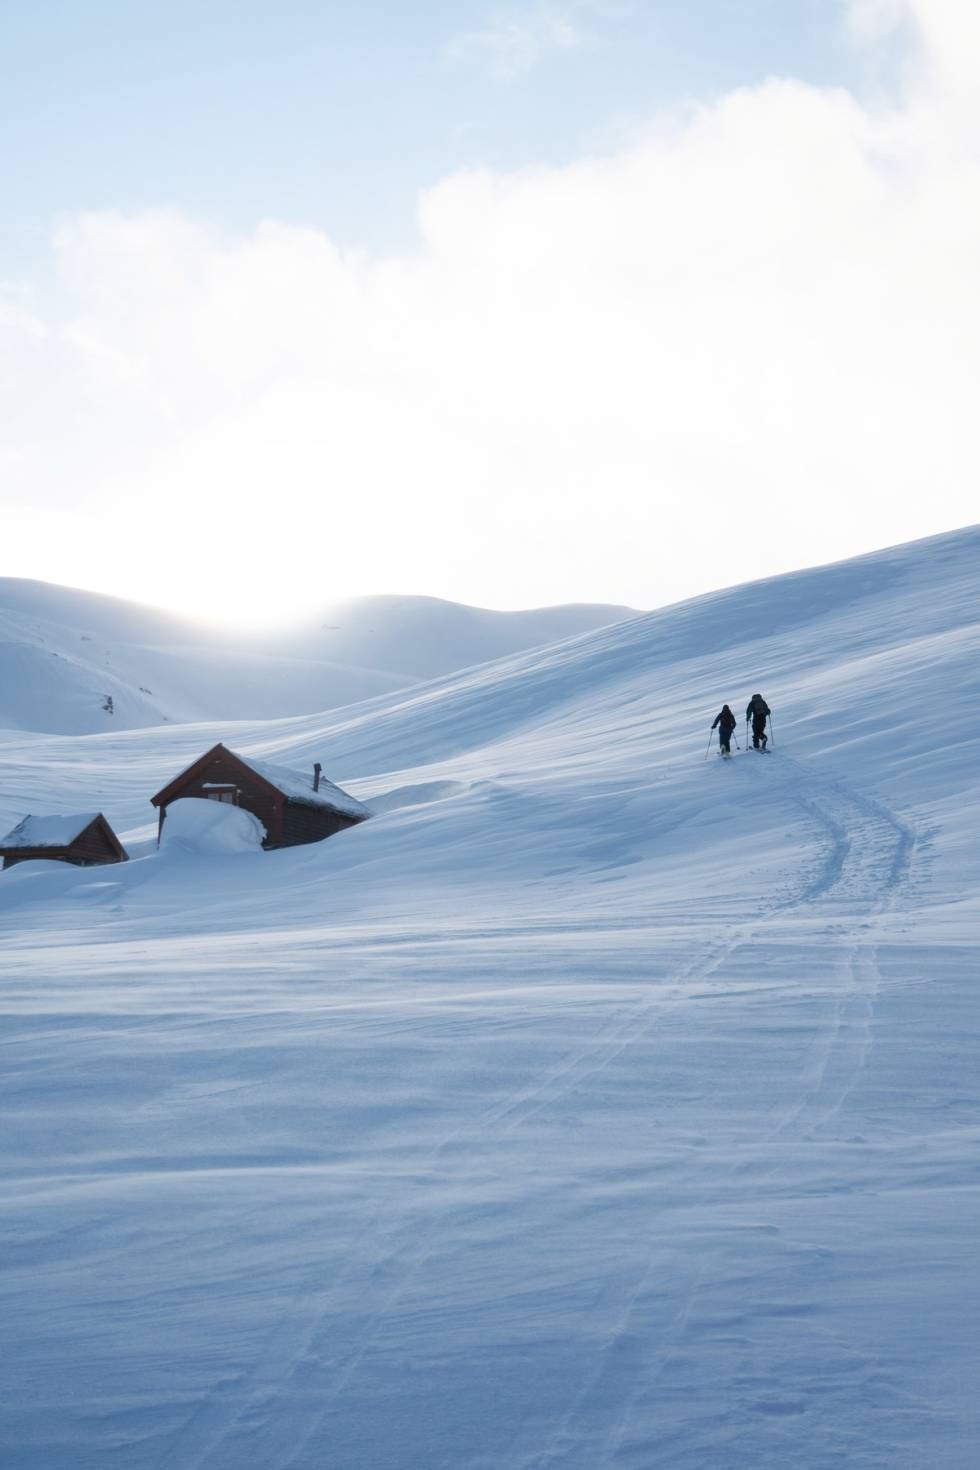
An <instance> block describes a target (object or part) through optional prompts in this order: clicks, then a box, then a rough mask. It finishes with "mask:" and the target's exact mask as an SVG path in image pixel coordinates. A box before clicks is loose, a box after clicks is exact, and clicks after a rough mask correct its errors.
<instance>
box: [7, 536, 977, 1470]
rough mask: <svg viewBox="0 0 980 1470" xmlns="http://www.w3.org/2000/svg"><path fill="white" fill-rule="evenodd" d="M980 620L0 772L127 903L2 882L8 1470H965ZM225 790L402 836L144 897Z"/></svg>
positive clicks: (596, 637) (827, 586) (843, 636)
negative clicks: (100, 845) (765, 719)
mask: <svg viewBox="0 0 980 1470" xmlns="http://www.w3.org/2000/svg"><path fill="white" fill-rule="evenodd" d="M978 568H980V528H977V529H973V530H969V531H965V532H962V533H959V534H956V535H951V536H948V537H943V538H939V539H935V540H932V541H929V542H925V543H919V544H917V545H914V546H911V547H904V548H899V549H898V550H892V551H888V552H885V553H882V554H879V555H875V556H872V557H867V558H863V559H861V560H859V561H854V562H850V563H846V564H842V565H839V566H833V567H829V568H824V569H822V570H817V571H812V572H806V573H802V574H799V575H794V576H790V577H785V578H781V579H777V580H774V581H769V582H764V583H758V584H755V585H752V586H747V587H743V588H739V589H736V590H734V591H731V592H726V593H721V594H718V595H716V596H711V597H707V598H702V599H699V600H697V601H695V602H692V603H688V604H685V605H683V606H680V607H676V608H673V609H669V610H667V611H664V612H660V613H657V614H653V615H649V616H644V617H640V618H637V619H635V620H633V621H630V622H627V623H623V624H620V625H618V626H616V627H613V628H609V629H606V630H603V631H601V632H598V633H591V634H587V635H585V636H583V637H580V638H577V639H575V640H573V641H570V642H566V643H563V644H560V645H556V646H554V647H552V648H550V649H548V650H545V651H541V650H538V651H536V652H534V653H530V654H525V655H521V656H516V657H512V658H509V659H507V660H505V661H501V662H498V663H495V664H491V665H486V666H484V667H482V668H480V669H479V670H475V671H471V672H469V673H463V674H459V675H456V676H453V677H450V678H446V679H443V680H442V681H440V682H437V683H432V684H428V685H424V686H418V687H416V688H413V689H411V690H409V691H403V692H402V694H400V695H397V696H393V697H388V696H386V697H382V698H380V699H377V700H375V701H373V702H371V703H369V704H365V705H360V706H357V707H355V708H353V709H348V710H346V711H344V712H343V713H342V714H340V715H336V716H319V717H310V716H304V717H302V718H297V719H293V720H289V721H279V722H277V723H272V724H251V725H250V724H245V723H241V724H237V725H234V726H228V725H224V726H215V725H209V726H197V727H181V728H174V727H170V726H168V727H166V728H165V729H159V730H133V731H129V732H127V733H123V734H118V735H95V736H90V737H84V738H75V739H67V738H53V737H44V738H42V737H36V736H25V735H16V734H10V733H8V734H5V735H3V736H2V737H0V825H3V826H4V830H6V828H7V827H11V826H13V825H14V822H15V821H16V820H17V818H18V817H19V816H21V815H23V813H24V812H25V811H34V812H40V813H43V812H54V811H57V810H59V809H67V810H80V809H91V810H96V809H99V810H102V811H104V812H105V814H106V816H107V817H108V818H109V820H110V821H111V822H112V823H113V825H114V826H115V827H116V829H117V830H118V831H119V833H120V835H121V837H122V839H123V841H124V842H125V843H126V845H127V848H128V849H129V851H130V852H131V853H133V854H134V855H135V856H134V860H133V861H131V862H129V863H127V864H124V865H121V866H118V867H107V868H95V869H88V870H82V869H71V868H67V867H63V866H58V865H56V864H53V863H27V864H23V865H21V866H19V867H17V868H14V869H11V870H10V871H8V872H6V873H4V874H2V875H0V943H2V956H3V959H2V966H3V978H2V988H0V994H2V1002H3V1032H2V1037H3V1061H4V1067H3V1078H2V1106H3V1118H4V1129H3V1132H2V1136H0V1148H2V1155H3V1157H2V1164H3V1167H2V1172H0V1181H2V1182H0V1200H2V1214H3V1228H4V1244H3V1250H2V1266H3V1271H2V1294H0V1374H2V1376H3V1378H4V1380H5V1385H4V1393H3V1403H4V1406H5V1407H4V1410H3V1429H2V1441H0V1458H2V1462H3V1464H4V1466H5V1470H27V1467H29V1470H81V1467H86V1470H89V1467H91V1470H106V1467H109V1466H120V1467H126V1470H144V1467H145V1470H151V1467H152V1470H164V1467H166V1470H171V1467H173V1470H204V1467H207V1470H219V1467H220V1470H243V1467H249V1470H323V1467H337V1470H380V1467H386V1470H391V1467H396V1470H433V1467H448V1470H463V1467H466V1470H558V1467H563V1470H565V1467H574V1470H600V1467H611V1466H616V1467H620V1466H621V1467H638V1470H647V1467H670V1470H716V1467H725V1470H727V1467H733V1470H767V1467H773V1470H788V1467H805V1470H823V1467H831V1466H833V1467H839V1466H844V1465H846V1466H848V1467H856V1466H861V1467H868V1466H873V1467H888V1470H898V1467H902V1470H921V1467H923V1466H927V1465H936V1466H942V1467H944V1470H968V1467H969V1470H973V1467H975V1466H976V1465H977V1463H978V1449H977V1445H978V1443H980V1395H978V1393H977V1383H978V1381H980V1334H978V1330H977V1323H978V1321H980V1261H978V1248H977V1242H978V1239H980V1209H978V1204H980V1076H978V1069H977V1043H978V1019H980V1002H978V994H977V987H978V979H980V975H978V964H977V953H978V950H977V943H978V939H980V899H978V881H980V857H978V842H977V823H978V813H980V727H978V692H980V691H978V679H977V667H978V664H977V660H978V655H980V623H978V621H977V618H978V605H980V604H978V594H980V572H978ZM756 689H761V691H762V693H763V694H764V695H765V697H766V698H767V699H768V701H769V703H770V704H771V705H772V708H773V711H774V714H775V746H776V748H775V751H774V752H773V753H772V754H771V755H755V754H753V753H751V752H750V753H745V752H744V751H743V753H741V754H737V755H736V757H735V759H734V760H732V761H730V762H723V761H721V760H719V759H718V758H717V756H716V755H715V754H714V748H716V747H713V749H712V753H711V755H710V757H709V758H707V759H706V758H705V754H704V752H705V744H706V741H707V735H708V726H709V723H710V720H711V719H712V718H713V716H714V715H715V713H716V712H717V710H718V709H719V708H720V707H721V704H722V702H723V701H724V700H728V701H729V702H730V703H731V704H732V706H733V708H734V709H735V710H736V713H739V714H741V713H742V712H743V711H744V708H745V704H746V702H747V700H748V697H749V695H750V694H752V693H753V692H754V691H755V690H756ZM741 729H742V730H744V725H743V726H742V727H741ZM219 738H220V739H223V740H226V741H227V743H228V744H230V745H231V746H232V747H233V748H234V749H238V750H241V751H242V752H243V753H245V754H251V755H253V756H256V757H258V758H260V759H268V760H273V761H276V762H278V763H282V764H287V765H291V766H300V767H303V766H305V765H306V764H308V763H310V762H312V761H313V760H314V759H319V760H321V761H322V762H323V767H324V772H325V773H326V774H327V775H329V776H330V777H331V778H332V779H334V780H337V781H339V782H341V783H342V784H343V785H344V786H345V787H347V788H349V789H351V790H352V791H353V792H354V793H355V794H356V795H357V796H358V797H359V798H361V799H362V800H364V801H366V802H368V803H369V804H370V803H371V802H372V800H373V802H374V805H375V811H376V813H377V814H376V815H375V816H374V817H373V819H372V820H370V821H367V822H364V823H363V824H362V825H360V826H357V827H354V828H352V829H351V830H349V831H347V832H345V833H342V834H340V835H338V836H336V837H334V838H332V839H331V840H329V841H327V842H325V843H322V844H318V845H315V846H309V847H304V848H297V849H292V850H289V851H281V852H274V853H263V852H260V851H257V850H255V849H254V847H252V846H251V844H250V843H239V844H237V846H236V843H234V842H233V843H230V844H228V846H229V847H230V849H231V850H230V851H229V852H228V854H227V855H224V851H223V847H222V844H221V843H220V842H217V841H210V842H209V843H207V844H202V845H200V846H196V845H195V842H194V841H193V840H189V841H184V842H181V843H173V844H168V845H165V846H164V848H163V849H161V851H160V852H159V853H158V852H157V851H156V850H155V848H154V846H153V843H152V833H153V825H152V817H153V813H152V811H151V809H150V807H149V805H148V797H149V795H150V794H151V793H152V792H154V791H156V790H158V789H159V788H160V787H161V786H162V785H163V783H164V782H165V780H166V779H167V778H168V777H169V776H170V775H171V774H172V773H173V772H175V771H177V770H179V769H180V768H181V767H182V766H185V765H186V764H187V763H188V762H189V761H190V760H191V759H192V758H193V757H194V756H195V755H196V754H198V753H199V752H200V751H202V750H204V749H206V748H207V747H208V746H209V745H211V744H213V743H214V742H215V741H216V740H217V739H219ZM742 743H743V745H744V739H743V742H742ZM189 830H190V831H191V834H192V835H193V831H194V824H193V823H192V824H191V827H190V829H189ZM185 835H186V834H185Z"/></svg>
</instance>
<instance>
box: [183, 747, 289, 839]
mask: <svg viewBox="0 0 980 1470" xmlns="http://www.w3.org/2000/svg"><path fill="white" fill-rule="evenodd" d="M215 786H233V787H234V789H235V802H234V804H235V806H240V807H243V808H244V809H245V811H247V812H251V813H252V815H253V816H256V817H258V819H259V821H260V822H261V823H262V825H263V827H264V828H265V830H266V833H267V834H268V835H267V840H266V842H265V844H264V845H265V846H266V847H273V846H279V845H280V842H279V838H280V837H281V827H282V804H283V803H282V797H281V796H278V795H276V794H275V793H274V792H270V791H269V790H268V789H267V788H266V787H265V786H262V785H260V784H259V782H258V780H256V779H254V778H253V777H252V775H251V773H250V772H248V771H244V770H242V768H241V766H238V765H235V764H234V763H233V762H232V761H230V760H226V759H225V758H224V757H223V756H221V755H216V756H214V757H213V758H212V759H211V760H209V761H208V763H207V765H206V766H204V767H203V768H202V769H201V770H200V771H198V772H197V774H196V775H194V776H192V777H191V778H190V780H188V781H186V782H184V784H183V785H182V786H180V787H179V788H178V789H177V791H175V792H174V794H173V796H172V797H171V798H170V801H180V800H182V799H183V798H184V797H185V796H192V797H197V798H199V799H202V798H203V799H205V800H208V799H210V800H214V799H215V798H214V794H213V787H215ZM170 801H168V802H167V806H169V805H170ZM164 810H166V808H164Z"/></svg>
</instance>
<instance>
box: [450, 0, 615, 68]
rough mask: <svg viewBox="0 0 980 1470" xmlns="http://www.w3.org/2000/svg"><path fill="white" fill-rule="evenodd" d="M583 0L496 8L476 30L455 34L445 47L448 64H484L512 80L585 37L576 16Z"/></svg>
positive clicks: (584, 6)
mask: <svg viewBox="0 0 980 1470" xmlns="http://www.w3.org/2000/svg"><path fill="white" fill-rule="evenodd" d="M587 8H589V6H588V4H587V0H565V3H557V0H551V3H538V4H536V5H532V6H528V7H523V8H515V9H509V10H500V11H497V12H496V13H495V14H494V15H493V16H491V18H490V19H489V21H488V22H487V24H486V25H485V26H484V27H482V28H481V29H480V30H476V31H468V32H467V33H466V34H465V35H462V36H457V37H455V39H454V40H452V41H450V42H449V43H448V44H447V45H446V47H445V56H446V59H447V61H449V62H450V64H452V65H460V64H467V63H476V64H478V65H481V66H486V67H487V68H488V69H489V71H490V73H491V75H492V76H494V77H496V78H497V79H498V80H499V81H512V80H513V79H514V78H515V77H517V76H520V75H521V74H522V73H523V72H527V71H530V70H531V69H532V67H534V66H536V65H537V64H538V62H539V61H541V60H542V59H543V58H544V57H545V56H547V55H550V54H551V53H552V52H554V51H571V50H573V49H574V48H576V47H578V46H581V45H582V44H583V41H584V40H585V35H584V32H583V31H582V30H581V28H580V24H579V16H580V14H581V12H582V11H583V10H584V9H587Z"/></svg>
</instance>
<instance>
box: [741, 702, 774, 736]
mask: <svg viewBox="0 0 980 1470" xmlns="http://www.w3.org/2000/svg"><path fill="white" fill-rule="evenodd" d="M770 713H771V711H770V709H769V706H768V705H767V704H766V701H765V700H764V699H763V697H762V695H761V694H753V696H752V698H751V699H750V700H749V707H748V709H747V710H746V711H745V723H746V724H748V722H749V721H750V720H751V721H752V746H753V748H754V749H755V750H765V748H766V746H767V745H768V744H769V736H768V735H767V734H766V720H768V718H769V715H770Z"/></svg>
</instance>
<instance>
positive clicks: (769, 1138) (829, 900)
mask: <svg viewBox="0 0 980 1470" xmlns="http://www.w3.org/2000/svg"><path fill="white" fill-rule="evenodd" d="M781 763H782V764H784V765H785V766H788V767H790V769H791V770H792V773H793V780H792V782H790V781H788V780H786V779H783V780H782V782H781V785H782V786H783V788H784V790H787V791H789V792H791V793H792V797H793V800H795V801H796V802H797V803H798V805H799V806H800V807H801V808H802V809H803V810H804V811H805V812H806V813H807V815H808V816H809V817H811V818H812V819H813V820H814V821H815V822H816V823H817V824H819V826H820V827H821V828H822V829H823V831H824V832H825V834H826V836H827V839H828V842H827V851H826V857H825V861H824V863H823V865H822V867H821V869H820V871H819V872H818V874H817V876H816V877H815V878H812V879H810V880H808V881H806V882H805V883H804V885H803V886H802V887H801V889H800V892H799V893H798V895H797V896H796V897H793V898H789V899H786V900H783V901H781V902H779V903H778V904H776V905H774V906H773V911H774V912H775V913H777V914H778V915H779V917H780V918H785V917H786V916H787V915H789V914H791V913H797V912H799V913H801V914H802V915H803V916H810V915H812V916H813V917H818V918H821V919H822V918H823V914H824V912H825V911H827V910H829V912H830V913H831V914H832V915H833V917H834V919H835V924H836V928H837V931H838V934H837V938H836V941H835V948H836V949H837V950H838V953H837V954H836V955H835V957H834V960H833V975H834V979H835V982H836V983H835V986H834V989H835V991H836V992H837V993H836V995H835V998H834V999H833V1001H832V1003H831V1004H830V1007H829V1011H828V1017H827V1020H826V1022H825V1024H824V1026H823V1028H822V1029H821V1030H820V1032H819V1033H818V1034H817V1036H816V1037H815V1038H814V1041H813V1044H812V1048H811V1050H812V1057H811V1062H810V1066H809V1067H808V1070H807V1074H806V1076H805V1077H804V1079H803V1090H802V1093H801V1096H800V1098H799V1100H798V1102H797V1103H796V1105H795V1106H794V1107H793V1108H792V1109H791V1110H790V1111H789V1112H787V1113H786V1114H784V1115H783V1116H782V1117H781V1118H779V1119H778V1121H777V1122H776V1123H775V1124H774V1125H772V1126H770V1128H769V1129H768V1132H767V1134H766V1143H769V1144H771V1143H773V1142H776V1141H778V1140H781V1139H782V1138H784V1137H793V1136H800V1137H803V1138H811V1137H813V1135H814V1134H815V1133H816V1132H818V1131H819V1130H820V1129H821V1128H823V1127H825V1126H826V1125H827V1124H829V1123H830V1122H831V1121H832V1119H833V1118H834V1117H836V1116H837V1115H838V1114H839V1113H840V1110H841V1108H842V1107H843V1105H844V1102H845V1100H846V1098H847V1096H848V1095H849V1093H850V1092H851V1091H852V1089H853V1088H854V1086H855V1083H856V1080H857V1078H858V1076H859V1075H860V1073H861V1071H862V1069H863V1067H864V1064H865V1059H866V1057H867V1054H868V1051H869V1049H870V1046H871V1044H872V1031H873V1021H874V1001H875V997H876V995H877V992H878V987H879V984H880V980H881V977H880V972H879V969H878V964H877V954H876V949H875V946H874V943H873V940H870V942H869V936H871V935H872V934H873V928H874V922H873V921H874V918H875V917H876V916H877V915H878V914H879V913H882V912H884V911H885V910H887V909H888V908H891V907H892V906H893V905H894V904H895V903H896V902H897V899H898V896H899V891H900V888H901V885H902V884H903V883H904V882H905V880H906V879H907V877H908V873H909V868H910V865H911V860H912V853H913V850H914V846H915V835H914V833H913V831H912V829H911V828H910V827H909V826H908V825H907V824H906V823H904V822H902V821H901V820H900V819H899V818H898V817H897V816H896V815H895V813H893V812H891V811H889V810H888V808H887V807H885V806H884V805H883V804H882V803H880V802H876V801H873V800H871V799H869V798H868V797H866V796H859V795H857V794H855V793H854V792H852V791H849V790H848V789H847V787H846V786H845V785H844V784H843V783H842V782H832V781H827V780H820V779H819V778H816V777H814V776H813V775H812V773H810V772H809V771H807V769H806V768H805V767H804V766H803V765H802V764H801V763H799V762H795V761H792V762H785V761H784V762H781ZM774 764H775V762H774ZM842 910H843V912H844V915H845V917H844V918H843V919H841V918H839V917H838V916H839V915H840V914H841V913H842ZM768 917H769V916H768V915H766V914H763V915H762V916H760V919H757V920H756V922H755V923H753V924H752V925H750V926H746V928H744V929H741V930H739V932H738V933H737V935H736V937H735V938H733V940H732V941H731V943H730V944H728V945H726V946H725V947H724V948H723V949H722V950H721V952H720V953H718V954H717V955H716V956H714V957H713V958H712V959H711V960H710V961H708V962H707V963H705V964H703V965H702V966H699V967H697V968H696V969H695V970H694V971H692V978H693V977H694V975H696V976H697V977H698V978H707V976H708V975H709V974H710V973H712V972H713V971H714V970H716V969H717V968H719V967H720V966H721V965H722V964H723V963H724V961H725V960H726V959H727V958H728V957H729V956H730V955H732V954H733V953H734V952H735V951H736V950H738V949H740V948H742V947H743V946H745V945H751V944H758V943H759V942H760V941H761V942H764V935H765V928H766V919H767V918H768ZM777 1167H778V1166H777V1165H776V1164H775V1163H773V1164H770V1165H769V1166H767V1167H766V1169H764V1170H763V1171H760V1170H758V1169H754V1170H753V1179H754V1181H755V1182H756V1183H759V1182H761V1180H762V1179H763V1178H764V1177H766V1176H767V1175H768V1176H771V1175H772V1174H773V1173H774V1172H775V1171H776V1168H777ZM740 1172H741V1166H739V1165H738V1164H735V1165H733V1166H732V1167H731V1168H730V1169H729V1170H728V1171H727V1176H726V1180H725V1184H724V1185H723V1186H721V1187H720V1188H719V1189H718V1190H717V1191H716V1195H715V1197H716V1198H719V1199H720V1198H721V1197H722V1195H723V1193H724V1192H725V1189H726V1188H727V1185H728V1184H730V1182H731V1181H732V1179H734V1178H735V1177H736V1176H737V1175H738V1174H739V1173H740ZM653 1270H654V1258H653V1257H651V1258H650V1261H649V1262H648V1264H647V1266H646V1267H645V1268H644V1269H643V1271H642V1272H641V1273H640V1274H639V1276H638V1277H637V1279H636V1280H635V1282H634V1284H633V1286H632V1288H631V1290H630V1291H629V1292H628V1293H627V1294H626V1295H625V1298H624V1299H623V1301H622V1302H621V1304H620V1307H619V1311H618V1322H617V1325H616V1328H615V1330H614V1331H613V1332H612V1333H611V1334H610V1337H609V1340H608V1342H607V1344H606V1346H605V1349H604V1351H603V1354H602V1357H601V1359H600V1360H599V1362H598V1363H597V1364H596V1365H595V1368H594V1371H593V1373H592V1375H591V1376H590V1378H589V1381H588V1383H587V1384H586V1385H585V1387H584V1388H583V1389H582V1390H581V1391H580V1393H579V1394H578V1395H577V1397H576V1399H575V1400H574V1402H573V1403H572V1404H571V1405H570V1407H569V1409H568V1411H567V1413H566V1414H565V1416H564V1418H563V1419H562V1421H561V1423H560V1424H559V1425H558V1426H557V1427H556V1429H555V1430H554V1433H553V1435H552V1438H551V1440H550V1442H549V1443H548V1444H547V1445H546V1446H545V1447H544V1448H540V1449H535V1450H533V1451H531V1452H530V1453H529V1454H527V1455H525V1456H523V1457H522V1458H520V1459H519V1461H517V1462H516V1463H517V1464H519V1466H520V1470H558V1467H561V1466H562V1465H566V1466H568V1465H576V1466H584V1465H590V1466H594V1467H595V1470H606V1467H609V1466H612V1465H614V1464H615V1462H616V1461H617V1459H618V1458H619V1456H620V1453H621V1451H622V1450H623V1448H624V1445H625V1443H626V1440H627V1438H628V1434H629V1430H630V1426H631V1425H632V1423H633V1422H634V1418H635V1413H634V1411H635V1404H636V1399H637V1397H638V1396H639V1394H640V1393H641V1392H642V1393H647V1394H649V1393H650V1392H651V1390H652V1389H653V1388H654V1387H655V1386H656V1384H657V1382H658V1381H659V1379H660V1378H661V1376H662V1374H663V1372H664V1369H665V1367H666V1365H667V1363H668V1362H669V1361H670V1360H671V1359H672V1358H674V1357H675V1356H676V1355H677V1354H678V1353H679V1352H680V1351H681V1348H682V1345H683V1342H684V1336H685V1330H686V1328H687V1325H688V1323H689V1321H690V1319H691V1316H692V1312H693V1310H694V1306H695V1302H696V1301H697V1298H698V1295H699V1293H700V1291H701V1289H702V1285H703V1282H704V1272H703V1271H701V1272H698V1273H697V1274H696V1275H695V1276H694V1277H693V1278H692V1279H691V1281H690V1283H689V1285H688V1288H687V1289H686V1290H685V1291H684V1292H683V1293H682V1295H681V1300H680V1302H679V1304H678V1305H677V1306H676V1307H675V1309H674V1312H673V1316H672V1318H671V1320H670V1321H669V1322H668V1323H667V1325H666V1330H665V1331H664V1333H663V1335H662V1336H661V1338H660V1339H659V1342H658V1345H657V1349H656V1352H655V1353H654V1354H652V1355H651V1354H650V1353H648V1352H646V1351H644V1348H643V1343H644V1341H645V1338H644V1336H643V1334H641V1333H640V1332H637V1331H635V1330H634V1322H633V1318H634V1315H635V1314H636V1312H637V1309H638V1306H639V1304H640V1303H641V1301H642V1299H643V1297H644V1294H645V1292H646V1291H647V1290H648V1288H649V1287H650V1285H651V1281H652V1276H653ZM856 1356H857V1355H855V1357H856ZM624 1385H627V1387H626V1389H625V1393H624V1391H623V1390H624ZM603 1421H605V1422H603ZM583 1444H590V1445H591V1447H592V1449H591V1454H592V1458H590V1459H588V1460H585V1459H583V1458H582V1446H583ZM793 1447H794V1441H793V1438H792V1436H788V1437H787V1455H791V1454H792V1453H793ZM631 1463H633V1462H632V1461H631ZM658 1463H659V1462H658Z"/></svg>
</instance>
